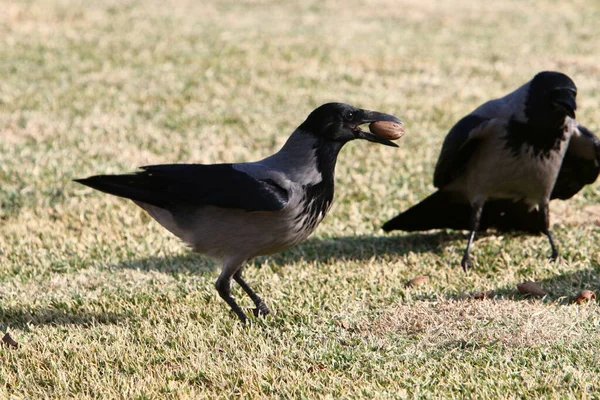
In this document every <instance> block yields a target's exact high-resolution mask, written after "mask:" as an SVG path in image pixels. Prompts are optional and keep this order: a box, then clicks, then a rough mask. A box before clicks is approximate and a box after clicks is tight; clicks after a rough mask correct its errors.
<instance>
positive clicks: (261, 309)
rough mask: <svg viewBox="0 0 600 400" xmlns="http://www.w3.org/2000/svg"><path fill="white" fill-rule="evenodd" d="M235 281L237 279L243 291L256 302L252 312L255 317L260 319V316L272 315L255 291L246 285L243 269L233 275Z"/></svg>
mask: <svg viewBox="0 0 600 400" xmlns="http://www.w3.org/2000/svg"><path fill="white" fill-rule="evenodd" d="M233 279H235V281H236V282H237V283H238V285H240V286H241V287H242V289H244V292H246V293H247V294H248V296H250V298H251V299H252V301H253V302H254V305H255V306H256V308H255V309H254V310H252V312H253V313H254V315H255V316H257V317H258V316H259V315H267V314H269V313H271V310H269V307H267V305H266V304H265V302H264V301H263V300H262V299H261V298H260V296H259V295H257V294H256V292H255V291H254V290H252V288H251V287H250V286H249V285H248V284H247V283H246V281H245V280H244V278H242V269H241V268H240V269H239V270H238V271H237V272H236V273H235V274H233Z"/></svg>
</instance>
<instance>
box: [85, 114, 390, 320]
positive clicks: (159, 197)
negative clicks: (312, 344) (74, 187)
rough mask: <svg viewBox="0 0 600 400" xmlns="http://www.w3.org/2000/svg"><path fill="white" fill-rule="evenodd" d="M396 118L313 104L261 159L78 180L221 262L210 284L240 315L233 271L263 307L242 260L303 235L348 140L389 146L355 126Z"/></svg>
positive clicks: (329, 192) (325, 198)
mask: <svg viewBox="0 0 600 400" xmlns="http://www.w3.org/2000/svg"><path fill="white" fill-rule="evenodd" d="M375 121H391V122H395V123H400V124H401V122H400V120H398V119H397V118H395V117H393V116H391V115H387V114H383V113H379V112H375V111H367V110H362V109H358V108H356V107H352V106H350V105H347V104H342V103H328V104H324V105H322V106H321V107H319V108H317V109H315V110H314V111H313V112H312V113H311V114H310V115H309V116H308V118H307V119H306V120H305V121H304V122H303V123H302V124H301V125H300V126H299V127H298V128H297V129H296V130H295V131H294V132H293V133H292V135H291V136H290V137H289V139H288V140H287V142H286V143H285V145H284V146H283V148H282V149H281V150H280V151H279V152H277V153H276V154H274V155H272V156H270V157H267V158H265V159H263V160H261V161H257V162H248V163H237V164H215V165H201V164H171V165H153V166H147V167H142V168H141V169H142V170H143V171H142V172H138V173H135V174H127V175H99V176H92V177H90V178H86V179H79V180H77V182H79V183H82V184H84V185H87V186H91V187H93V188H95V189H98V190H101V191H103V192H106V193H110V194H114V195H116V196H121V197H125V198H128V199H131V200H133V201H134V202H135V203H136V204H137V205H139V206H140V207H142V208H143V209H144V210H146V211H147V212H148V214H150V215H151V216H152V217H153V218H154V219H155V220H157V221H158V222H159V223H160V224H161V225H162V226H164V227H165V228H167V229H168V230H169V231H171V232H172V233H174V234H175V235H176V236H178V237H179V238H181V239H182V240H183V241H184V242H186V243H188V244H189V245H190V246H191V247H192V248H193V249H194V251H196V252H198V253H202V254H206V255H209V256H212V257H214V258H217V259H221V260H222V261H223V269H222V271H221V274H220V276H219V278H218V280H217V283H216V287H217V290H218V292H219V294H220V296H221V297H222V298H223V299H224V300H225V301H226V302H227V303H228V304H229V305H230V306H231V308H232V310H233V311H234V312H235V313H236V314H237V316H238V317H239V318H240V319H241V320H242V321H243V322H245V321H246V319H247V318H246V315H245V314H244V312H243V311H242V309H241V308H240V307H239V305H238V304H237V303H236V302H235V300H234V299H233V297H232V296H231V279H232V278H233V279H234V280H235V281H236V282H237V283H238V284H239V285H240V286H241V287H242V288H243V289H244V291H245V292H246V293H247V294H248V295H249V296H250V298H251V299H252V301H253V302H254V304H255V305H256V309H255V313H256V314H268V313H269V309H268V308H267V306H266V305H265V304H264V302H263V301H262V300H261V298H260V297H259V296H258V295H257V294H256V293H255V292H254V291H253V290H252V289H251V288H250V286H248V284H247V283H246V282H245V281H244V280H243V278H242V267H243V265H244V263H245V262H246V261H247V260H249V259H251V258H253V257H255V256H258V255H265V254H272V253H275V252H278V251H281V250H284V249H286V248H288V247H290V246H293V245H295V244H297V243H299V242H301V241H302V240H304V239H306V237H308V235H310V234H311V233H312V231H313V230H314V229H315V227H316V226H317V225H318V224H319V223H320V222H321V220H322V219H323V217H324V216H325V214H326V213H327V211H328V210H329V207H330V205H331V202H332V200H333V190H334V169H335V164H336V160H337V156H338V152H339V151H340V149H341V148H342V146H343V145H344V144H346V143H347V142H349V141H351V140H354V139H366V140H369V141H371V142H376V143H381V144H384V145H388V146H395V147H397V145H396V144H394V143H393V142H391V141H389V140H387V139H384V138H382V137H379V136H377V135H375V134H373V133H370V132H366V131H363V130H361V129H360V125H362V124H364V123H370V122H375Z"/></svg>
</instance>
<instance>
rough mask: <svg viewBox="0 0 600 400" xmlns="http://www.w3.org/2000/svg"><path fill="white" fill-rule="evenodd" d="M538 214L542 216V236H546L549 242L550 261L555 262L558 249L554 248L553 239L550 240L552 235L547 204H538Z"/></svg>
mask: <svg viewBox="0 0 600 400" xmlns="http://www.w3.org/2000/svg"><path fill="white" fill-rule="evenodd" d="M540 214H541V216H542V219H543V221H542V223H543V227H544V230H543V232H544V234H545V235H546V236H548V241H549V242H550V248H551V249H552V254H551V255H550V260H551V261H556V259H557V258H558V249H557V248H556V244H555V243H554V239H553V238H552V234H551V233H550V210H549V208H548V204H540Z"/></svg>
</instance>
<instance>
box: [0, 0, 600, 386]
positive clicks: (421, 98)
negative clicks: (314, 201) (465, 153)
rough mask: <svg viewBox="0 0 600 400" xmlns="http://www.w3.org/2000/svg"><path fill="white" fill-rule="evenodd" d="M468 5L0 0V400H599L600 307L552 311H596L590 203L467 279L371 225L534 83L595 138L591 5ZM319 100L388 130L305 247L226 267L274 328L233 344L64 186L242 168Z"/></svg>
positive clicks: (448, 251)
mask: <svg viewBox="0 0 600 400" xmlns="http://www.w3.org/2000/svg"><path fill="white" fill-rule="evenodd" d="M488 3H489V4H488ZM488 3H486V4H485V5H484V4H483V3H481V4H479V3H476V2H468V1H454V2H445V1H437V0H436V1H413V0H409V1H404V2H401V3H398V2H394V1H389V0H372V1H367V2H359V1H354V0H352V1H349V2H348V1H346V2H338V1H309V2H302V3H298V4H293V3H292V2H274V1H242V2H239V1H208V2H207V1H203V2H193V1H177V2H175V1H173V2H159V1H152V0H127V1H108V2H100V3H98V2H90V1H87V0H86V1H73V0H50V1H45V2H28V1H18V2H14V1H10V2H6V1H1V0H0V10H2V12H1V13H0V76H1V77H2V79H0V282H1V284H0V327H1V328H2V331H9V332H10V333H11V335H12V337H13V338H15V339H16V340H17V341H18V342H19V343H20V347H19V348H18V349H14V348H6V347H1V348H0V358H1V359H2V363H1V364H0V398H42V397H54V398H68V397H76V398H202V397H203V398H215V397H221V398H228V397H263V396H273V397H281V398H292V397H293V398H313V397H326V398H338V397H346V398H348V397H351V398H357V397H363V398H402V397H426V398H435V397H443V398H447V397H461V398H462V397H472V398H499V397H501V398H515V397H520V398H522V397H524V398H539V397H554V398H568V397H571V398H594V397H597V396H598V392H599V391H600V378H599V377H600V370H599V367H598V365H599V361H600V360H599V358H600V357H599V356H598V351H597V348H598V346H599V345H600V340H599V339H598V337H599V336H598V335H597V331H598V329H599V328H600V311H599V308H598V304H597V303H591V304H587V305H583V306H578V305H575V304H572V302H571V301H570V299H571V298H572V296H574V295H575V294H576V293H577V292H578V291H579V290H580V289H582V288H590V289H592V290H595V291H596V292H598V291H600V280H599V276H598V275H599V273H600V265H599V264H600V249H599V247H598V242H599V241H600V233H599V231H598V221H599V214H598V205H597V204H598V201H599V200H600V190H599V189H598V185H593V186H591V187H588V188H586V189H585V190H584V191H583V192H582V193H580V194H578V195H577V196H576V197H575V198H574V199H572V200H571V201H569V202H567V203H561V202H556V203H555V204H553V205H552V218H553V223H554V226H553V230H554V233H555V237H556V239H557V240H558V242H559V248H560V250H561V255H562V259H561V261H560V262H558V263H556V264H553V263H549V262H547V261H546V256H547V255H548V254H549V248H548V245H547V242H546V240H545V239H544V238H543V237H530V236H519V235H493V234H485V235H483V236H482V237H481V238H480V240H478V241H477V242H476V245H475V248H474V251H473V256H474V261H475V262H476V268H475V269H474V270H473V271H472V272H471V273H470V274H468V275H466V276H465V275H464V274H463V273H462V271H461V270H460V268H457V264H458V261H459V257H460V253H461V251H462V249H463V246H464V241H465V236H464V234H463V233H460V232H459V233H457V232H431V233H427V234H422V235H418V234H411V235H407V234H394V235H388V236H385V235H383V234H382V233H381V231H380V230H379V227H380V225H381V223H382V222H384V221H385V220H387V219H388V218H389V217H391V216H393V215H394V214H395V213H396V212H397V211H399V210H401V209H404V208H406V207H408V206H409V205H411V204H413V203H414V202H415V201H418V200H419V199H421V198H422V197H424V196H425V195H426V194H428V193H430V192H431V190H432V185H431V177H432V172H433V167H434V164H435V159H436V157H437V153H438V151H439V149H440V146H441V142H442V140H443V137H444V135H445V133H446V132H447V130H448V128H449V127H450V126H451V125H452V124H453V123H454V122H455V121H456V120H457V119H458V118H460V117H461V116H462V115H464V114H466V113H468V112H469V111H470V110H472V109H473V108H475V107H476V106H477V105H478V104H480V103H481V102H483V101H485V100H487V99H490V98H493V97H497V96H500V95H502V94H504V93H506V92H507V91H509V90H511V89H513V88H514V87H516V86H517V85H520V84H521V83H522V82H524V81H526V80H528V79H530V78H531V77H532V76H533V75H534V74H535V73H536V72H538V71H539V70H544V69H556V70H561V71H564V72H565V73H567V74H569V75H570V76H571V77H573V79H574V80H575V82H576V83H577V84H578V86H579V98H578V101H579V110H578V117H579V119H580V121H581V122H582V123H583V124H585V125H586V126H588V127H589V128H590V129H592V130H594V131H596V132H598V131H600V126H599V125H598V121H600V81H599V80H598V79H597V76H598V73H599V71H600V67H599V66H600V58H599V56H598V52H597V38H598V37H599V35H600V30H599V28H598V24H597V21H598V19H599V18H600V5H598V4H596V3H595V2H589V1H583V0H575V1H571V2H557V1H553V0H542V1H537V2H535V3H533V2H523V1H517V0H503V1H496V2H488ZM327 101H344V102H348V103H351V104H355V105H357V106H360V107H365V108H370V109H376V110H380V111H384V112H389V113H392V114H395V115H397V116H399V117H401V118H402V119H403V120H404V121H405V123H406V126H407V135H406V136H405V137H403V138H402V139H401V142H400V145H401V148H400V149H397V150H394V149H390V148H384V147H383V146H375V145H372V144H369V143H351V144H349V145H348V146H347V147H346V148H345V149H344V150H343V151H342V153H341V156H340V160H339V164H338V168H337V171H336V174H337V176H336V181H337V188H336V200H335V202H334V205H333V208H332V211H331V213H330V215H329V216H328V217H327V218H326V219H325V221H324V222H323V224H322V225H321V226H320V227H319V228H318V230H317V232H316V233H315V234H314V235H313V237H312V238H311V239H310V240H308V241H307V242H305V243H303V244H301V245H299V246H297V247H295V248H293V249H290V250H288V251H286V252H283V253H281V254H277V255H274V256H272V257H265V258H260V259H257V260H255V261H253V262H252V263H251V264H250V266H249V267H248V269H247V272H246V276H247V278H248V281H249V282H250V283H251V284H253V285H254V286H255V287H256V289H257V291H258V292H259V293H261V294H262V295H263V297H264V299H265V300H266V302H267V304H268V305H269V306H270V307H271V309H272V310H274V311H275V313H274V315H273V316H272V317H269V318H267V319H265V320H260V321H255V323H254V324H253V326H251V327H250V328H248V329H243V328H242V327H241V326H240V325H239V324H238V323H237V321H236V320H235V318H233V316H232V315H230V314H229V312H228V311H227V307H226V306H225V305H224V304H223V302H222V301H221V300H220V299H219V298H218V296H217V294H216V292H215V290H214V286H213V285H214V281H215V279H216V275H217V270H218V268H219V266H218V265H216V264H215V263H214V262H213V261H211V260H208V259H206V258H202V257H199V256H194V255H190V254H189V253H188V251H187V250H186V249H185V247H184V246H183V245H182V244H181V243H179V242H178V241H177V240H176V239H174V238H173V237H171V236H170V235H169V234H168V233H167V232H165V231H164V230H163V229H162V228H160V227H159V226H157V224H156V223H154V222H153V221H151V220H150V219H149V218H148V217H147V216H146V215H144V214H143V213H142V212H141V211H140V210H139V209H137V208H136V207H135V206H133V205H132V204H131V203H129V202H126V201H123V200H120V199H116V198H112V197H110V196H107V195H103V194H101V193H97V192H94V191H92V190H88V189H85V188H83V187H80V186H77V185H75V184H73V183H72V182H71V179H72V178H74V177H82V176H87V175H91V174H95V173H118V172H125V171H130V170H133V169H135V168H136V167H137V166H139V165H144V164H149V163H163V162H202V163H211V162H232V161H241V160H255V159H259V158H261V157H264V156H266V155H268V154H271V153H272V152H274V151H275V150H277V149H278V148H279V146H281V144H282V143H283V142H284V140H285V139H286V137H287V135H288V134H289V133H290V132H291V131H292V130H293V129H294V128H295V127H296V126H297V125H298V124H299V123H300V122H301V121H302V120H303V119H304V118H305V117H306V115H307V114H308V113H309V112H310V111H311V110H312V109H313V108H314V107H315V106H317V105H319V104H322V103H324V102H327ZM417 275H427V276H429V277H430V283H429V284H428V285H425V286H422V287H418V288H406V287H404V283H405V282H406V281H407V280H408V279H410V278H412V277H414V276H417ZM526 279H532V280H536V281H538V282H540V283H541V284H542V286H543V287H544V288H545V289H546V290H547V292H548V295H547V296H546V297H545V298H543V299H539V300H530V299H527V298H524V297H523V296H521V295H519V294H517V293H516V291H515V289H514V288H515V285H516V284H517V283H519V282H521V281H523V280H526ZM478 290H494V291H495V292H496V297H495V298H494V299H493V300H485V301H481V302H477V301H473V300H470V299H469V298H468V297H469V296H468V295H469V294H470V293H473V292H474V291H478ZM236 295H238V298H239V299H240V302H241V303H242V304H243V305H244V306H248V307H249V306H250V302H249V300H248V299H247V298H245V297H244V296H242V295H241V293H240V292H239V291H238V290H237V289H236Z"/></svg>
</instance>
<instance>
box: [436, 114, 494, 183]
mask: <svg viewBox="0 0 600 400" xmlns="http://www.w3.org/2000/svg"><path fill="white" fill-rule="evenodd" d="M488 120H489V119H487V118H483V117H480V116H477V115H467V116H466V117H464V118H463V119H461V120H460V121H458V122H457V123H456V125H454V126H453V127H452V129H450V132H448V135H446V139H444V144H443V146H442V151H441V153H440V157H439V158H438V161H437V164H436V166H435V172H434V175H433V185H434V186H435V187H437V188H443V187H444V186H446V185H448V184H449V183H451V182H452V181H453V180H454V179H455V178H456V177H458V176H459V175H460V174H461V173H462V172H463V171H464V168H465V166H466V164H467V162H468V161H469V159H470V158H471V155H472V154H473V152H474V151H475V149H476V148H477V144H478V140H477V139H475V140H474V139H472V138H471V133H472V132H473V131H474V130H475V129H476V128H478V127H479V126H481V124H483V123H484V122H486V121H488Z"/></svg>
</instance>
